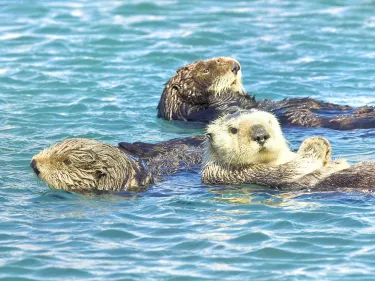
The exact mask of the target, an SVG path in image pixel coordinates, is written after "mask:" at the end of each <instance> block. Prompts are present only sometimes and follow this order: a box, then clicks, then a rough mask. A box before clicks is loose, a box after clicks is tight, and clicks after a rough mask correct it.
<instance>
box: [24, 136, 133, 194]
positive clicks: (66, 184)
mask: <svg viewBox="0 0 375 281" xmlns="http://www.w3.org/2000/svg"><path fill="white" fill-rule="evenodd" d="M135 165H136V163H135V162H134V160H133V159H131V158H130V157H126V156H125V154H123V153H122V152H121V151H120V150H119V149H118V148H116V147H113V146H111V145H108V144H104V143H101V142H98V141H95V140H89V139H83V138H82V139H80V138H77V139H68V140H65V141H62V142H59V143H57V144H55V145H53V146H51V147H48V148H46V149H44V150H43V151H42V152H40V153H38V154H37V155H35V156H34V157H33V159H32V162H31V166H32V167H33V169H34V172H35V173H36V174H37V175H38V176H39V178H41V179H42V180H43V181H45V182H46V183H47V185H48V186H50V187H52V188H56V189H63V190H67V191H73V192H83V191H104V190H111V191H118V190H121V189H123V188H124V189H125V188H131V187H134V185H138V184H139V183H138V182H137V180H136V179H135V177H136V176H135V173H134V166H135Z"/></svg>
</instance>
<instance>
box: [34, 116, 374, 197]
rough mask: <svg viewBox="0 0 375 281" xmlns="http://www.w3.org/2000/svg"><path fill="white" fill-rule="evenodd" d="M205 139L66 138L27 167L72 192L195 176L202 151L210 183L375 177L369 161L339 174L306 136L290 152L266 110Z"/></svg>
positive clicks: (325, 147)
mask: <svg viewBox="0 0 375 281" xmlns="http://www.w3.org/2000/svg"><path fill="white" fill-rule="evenodd" d="M206 139H207V140H204V137H202V136H195V137H187V138H179V139H172V140H169V141H165V142H161V143H158V144H145V143H141V142H138V143H134V144H130V143H120V144H119V146H118V147H114V146H111V145H108V144H104V143H101V142H98V141H95V140H89V139H68V140H65V141H62V142H59V143H57V144H55V145H53V146H51V147H49V148H47V149H45V150H43V151H42V152H40V153H39V154H37V155H35V156H34V157H33V159H32V161H31V167H32V168H33V170H34V172H35V173H36V174H37V175H38V176H39V178H41V179H42V180H44V181H45V182H46V183H47V185H49V186H50V187H53V188H57V189H63V190H67V191H72V192H77V193H83V192H87V191H91V192H103V191H121V190H128V191H139V190H143V189H145V188H147V187H148V186H149V185H150V184H152V183H154V182H158V181H161V180H164V177H165V176H166V175H171V174H174V173H177V172H178V171H182V170H185V171H195V172H197V171H199V170H200V169H201V164H202V161H203V160H202V154H203V151H204V150H206V161H205V164H204V166H203V170H202V180H203V182H205V183H209V184H216V183H221V184H232V183H256V184H261V185H265V186H269V187H276V188H308V187H311V186H319V187H320V188H321V189H323V187H324V183H325V180H326V183H327V185H326V187H327V189H329V188H339V187H340V186H341V185H343V187H358V188H368V187H369V184H371V183H372V182H374V181H373V180H375V173H374V172H375V165H374V163H368V164H365V163H362V164H359V165H357V166H353V168H352V167H350V168H348V169H345V168H347V167H348V164H347V163H346V161H331V160H330V155H331V147H330V144H329V142H328V141H327V140H325V139H324V138H321V137H313V138H308V139H306V140H305V141H304V142H303V143H302V145H301V147H300V149H299V151H298V153H297V154H296V153H293V152H291V151H290V150H289V149H288V147H287V144H286V141H285V138H284V137H283V135H282V132H281V129H280V126H279V124H278V122H277V120H276V119H275V117H274V116H272V114H270V113H267V112H254V111H240V112H236V113H231V114H227V115H225V116H223V117H221V118H220V119H218V120H216V121H215V122H214V123H213V124H212V125H210V126H209V127H208V129H207V136H206ZM204 146H206V147H204ZM343 169H345V170H343ZM361 169H364V171H365V177H361V174H360V171H361ZM337 171H339V173H340V180H337V181H336V182H335V178H334V177H332V178H330V177H329V175H330V174H332V173H333V176H334V175H336V173H335V172H337ZM324 179H325V180H324Z"/></svg>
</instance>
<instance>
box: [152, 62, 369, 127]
mask: <svg viewBox="0 0 375 281" xmlns="http://www.w3.org/2000/svg"><path fill="white" fill-rule="evenodd" d="M231 107H240V108H242V109H251V108H256V109H259V110H264V111H268V112H272V113H274V114H275V115H276V116H277V117H278V119H279V120H280V123H281V124H282V125H297V126H307V127H326V128H331V129H336V130H350V129H365V128H375V107H374V106H362V107H360V108H352V107H350V106H347V105H344V106H342V105H337V104H333V103H326V102H323V101H319V100H314V99H311V98H290V99H284V100H282V101H271V100H256V99H255V97H254V96H251V95H248V94H247V93H246V92H245V90H244V88H243V86H242V71H241V65H240V63H239V62H238V61H237V60H235V59H232V58H212V59H208V60H201V61H197V62H194V63H191V64H188V65H186V66H184V67H182V68H180V69H179V70H177V72H176V73H175V74H174V76H173V77H172V78H171V79H170V80H169V81H168V82H167V83H166V85H165V87H164V90H163V93H162V96H161V98H160V101H159V105H158V107H157V108H158V117H160V118H164V119H167V120H183V121H201V122H209V121H212V120H214V119H216V118H217V117H218V116H220V115H221V114H222V113H223V112H224V111H225V110H227V109H228V108H231Z"/></svg>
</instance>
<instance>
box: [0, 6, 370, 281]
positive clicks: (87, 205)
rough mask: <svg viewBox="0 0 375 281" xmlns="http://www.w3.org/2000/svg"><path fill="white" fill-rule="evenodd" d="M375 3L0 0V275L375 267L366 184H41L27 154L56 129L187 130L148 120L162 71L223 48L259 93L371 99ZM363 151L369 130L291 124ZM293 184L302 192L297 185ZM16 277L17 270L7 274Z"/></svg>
mask: <svg viewBox="0 0 375 281" xmlns="http://www.w3.org/2000/svg"><path fill="white" fill-rule="evenodd" d="M374 11H375V2H374V1H344V0H330V1H323V0H321V1H293V0H286V1H272V0H269V1H265V0H259V1H225V2H224V1H183V0H166V1H115V0H108V1H84V0H81V1H79V0H78V1H72V0H68V1H57V0H52V1H47V0H45V1H42V0H37V1H31V0H24V1H20V0H15V1H10V0H8V1H5V0H0V22H1V23H2V24H1V26H0V164H1V165H0V213H1V215H0V278H1V280H61V279H64V280H348V281H349V280H374V279H375V246H374V241H375V227H374V224H375V207H374V206H375V197H374V196H373V195H370V194H361V193H358V192H351V193H342V192H341V193H340V192H334V193H314V194H303V195H298V194H294V193H281V192H275V191H270V190H258V189H256V188H254V187H251V186H237V187H235V186H226V187H207V186H202V185H201V184H200V180H199V175H197V174H187V173H185V174H179V175H175V176H173V177H171V178H170V179H169V180H168V181H166V182H164V183H161V184H158V185H155V186H153V187H152V188H150V189H149V190H148V191H146V192H143V193H138V194H136V193H124V194H122V196H113V195H108V196H99V197H98V196H96V197H94V196H92V197H84V196H81V195H74V194H69V193H64V192H61V191H52V190H49V189H48V188H47V187H46V186H45V184H43V183H42V182H39V181H37V179H36V178H35V176H34V175H33V174H32V172H31V169H30V168H29V162H30V159H31V157H32V156H33V155H34V154H36V153H37V152H39V151H40V150H41V149H43V148H44V147H46V146H49V145H51V144H53V143H55V142H57V141H61V140H63V139H66V138H68V137H87V138H94V139H98V140H101V141H105V142H108V143H111V144H116V143H117V142H119V141H139V140H143V141H149V142H156V141H161V140H166V139H169V138H172V137H180V136H187V135H192V134H198V133H201V132H202V129H199V128H197V127H196V126H194V125H189V126H185V127H181V126H179V125H177V124H176V123H175V122H166V121H162V120H159V119H157V118H156V105H157V103H158V100H159V97H160V94H161V91H162V89H163V84H164V83H165V82H166V81H167V80H168V78H169V77H170V76H171V75H173V73H174V72H175V71H176V69H178V68H179V67H181V66H183V65H184V64H186V63H189V62H192V61H194V60H198V59H206V58H210V57H213V56H232V57H235V58H236V59H238V60H239V61H240V62H241V64H242V69H243V77H244V85H245V88H246V89H247V90H248V91H249V92H251V93H253V94H255V95H256V96H257V98H271V99H282V98H286V97H306V96H310V97H313V98H319V99H322V100H325V101H330V102H336V103H340V104H349V105H352V106H359V105H364V104H370V105H375V98H374V89H375V80H374V77H375V49H374V36H375V16H374V15H375V14H374ZM285 134H286V136H287V138H288V140H289V141H290V143H291V146H292V148H297V147H298V145H299V143H300V142H301V141H302V140H303V139H304V138H306V137H308V136H313V135H323V136H325V137H327V138H329V139H330V141H331V143H332V145H333V148H334V155H335V156H337V157H346V158H348V159H349V160H350V161H351V162H356V161H360V160H375V142H374V137H375V130H373V129H370V130H353V131H347V132H338V131H332V130H329V129H307V128H302V129H301V128H287V129H285ZM297 195H298V196H297ZM16 278H18V279H16Z"/></svg>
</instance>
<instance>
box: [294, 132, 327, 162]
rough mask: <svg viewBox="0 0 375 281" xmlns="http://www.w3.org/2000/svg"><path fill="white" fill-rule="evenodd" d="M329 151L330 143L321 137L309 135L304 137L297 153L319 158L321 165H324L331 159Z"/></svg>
mask: <svg viewBox="0 0 375 281" xmlns="http://www.w3.org/2000/svg"><path fill="white" fill-rule="evenodd" d="M331 153H332V147H331V144H330V143H329V141H328V140H327V139H326V138H323V137H311V138H308V139H305V140H304V141H303V142H302V144H301V146H300V148H299V149H298V154H300V155H302V156H303V157H308V158H314V159H318V160H321V161H322V162H323V165H326V164H327V163H329V162H330V161H331Z"/></svg>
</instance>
